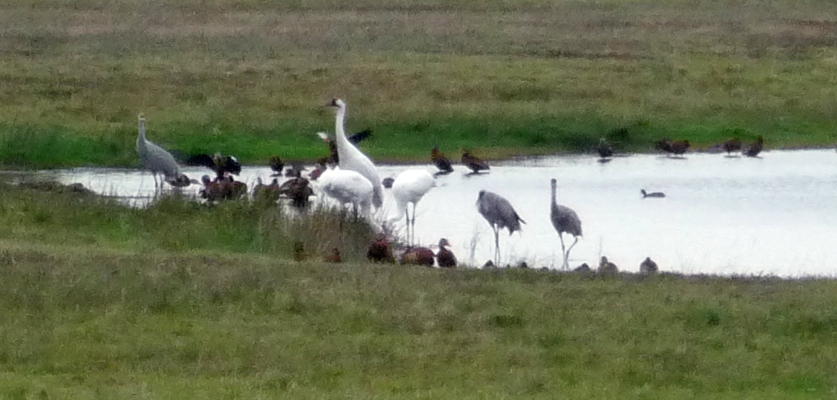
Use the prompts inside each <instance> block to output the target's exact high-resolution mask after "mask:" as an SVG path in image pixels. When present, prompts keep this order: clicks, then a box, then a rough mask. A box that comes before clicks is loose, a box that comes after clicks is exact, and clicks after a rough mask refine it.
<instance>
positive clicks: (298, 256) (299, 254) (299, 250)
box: [294, 240, 307, 261]
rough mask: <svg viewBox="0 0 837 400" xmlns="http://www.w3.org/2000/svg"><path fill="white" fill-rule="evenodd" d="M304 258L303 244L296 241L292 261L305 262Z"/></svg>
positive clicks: (305, 256)
mask: <svg viewBox="0 0 837 400" xmlns="http://www.w3.org/2000/svg"><path fill="white" fill-rule="evenodd" d="M306 258H307V255H306V254H305V244H304V243H302V241H299V240H297V241H296V242H294V261H305V259H306Z"/></svg>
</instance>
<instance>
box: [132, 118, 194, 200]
mask: <svg viewBox="0 0 837 400" xmlns="http://www.w3.org/2000/svg"><path fill="white" fill-rule="evenodd" d="M137 153H139V156H140V162H142V166H143V168H145V169H147V170H150V171H151V174H152V175H153V176H154V188H155V189H159V190H162V189H163V182H168V183H169V184H170V185H172V186H178V187H180V186H186V185H188V184H189V183H190V180H189V178H188V177H187V176H186V175H184V174H183V173H182V172H180V166H179V165H177V161H175V159H174V156H172V155H171V153H169V152H168V151H166V150H164V149H163V148H162V147H160V146H158V145H156V144H154V143H153V142H151V141H149V140H148V139H146V138H145V116H144V115H142V114H140V115H139V136H137ZM158 173H159V174H162V175H163V179H161V180H160V181H159V183H158V181H157V174H158ZM184 183H185V184H184Z"/></svg>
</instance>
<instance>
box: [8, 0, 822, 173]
mask: <svg viewBox="0 0 837 400" xmlns="http://www.w3.org/2000/svg"><path fill="white" fill-rule="evenodd" d="M332 6H334V4H332V3H331V2H306V3H305V5H302V4H290V5H282V6H276V5H270V4H267V3H264V2H255V1H237V2H236V1H232V0H231V1H216V2H190V1H187V2H182V3H180V2H171V1H154V2H141V3H139V2H131V1H119V2H97V1H89V2H64V1H51V2H34V1H31V0H19V1H14V2H9V3H6V4H4V5H3V6H1V7H3V8H2V9H3V11H4V12H3V13H2V16H0V20H2V22H3V24H0V26H3V28H0V50H2V51H3V53H4V57H3V59H2V61H0V105H2V107H0V141H2V142H3V146H1V147H0V149H2V150H0V161H2V162H3V163H4V164H7V165H11V166H19V165H24V166H34V167H51V166H67V165H137V162H136V159H135V158H132V149H133V141H134V139H135V135H136V114H138V113H139V112H144V113H145V114H146V116H147V117H148V120H149V137H150V138H152V140H155V141H157V142H159V143H161V144H163V145H164V146H166V147H167V148H169V149H173V150H177V151H179V152H181V153H183V154H187V153H193V152H207V151H211V152H214V151H223V152H225V153H233V154H237V155H239V156H240V158H242V159H243V160H244V161H245V162H248V163H265V162H266V160H267V158H268V157H269V156H270V155H271V154H279V155H281V156H283V157H284V158H287V159H300V160H304V159H314V158H316V157H319V156H321V155H323V154H324V153H325V150H324V147H323V145H322V143H321V142H319V141H318V140H317V139H316V136H314V133H315V132H317V131H333V125H334V121H333V116H332V115H331V113H330V112H329V111H328V110H326V109H325V108H324V107H322V105H324V104H325V102H326V101H328V100H329V99H330V98H331V97H333V96H338V97H341V98H343V99H345V100H346V101H347V102H348V104H349V120H348V127H349V130H350V131H356V130H361V129H365V128H371V129H372V130H373V132H374V136H373V139H371V140H370V142H369V143H368V144H365V145H364V150H365V151H367V152H368V153H369V154H370V155H372V156H373V157H375V158H377V159H380V160H390V161H406V160H413V161H416V160H426V158H427V157H428V155H427V152H428V151H429V148H431V147H432V146H433V144H434V143H439V145H440V147H441V148H442V149H443V150H446V151H447V152H448V153H451V154H456V155H458V151H459V150H460V149H461V148H466V147H468V148H477V149H478V150H479V151H480V153H481V154H484V155H485V156H486V157H488V158H499V157H508V156H512V155H518V154H543V153H548V152H562V151H573V152H577V151H588V150H589V149H590V147H591V146H592V145H594V144H595V143H596V142H597V141H598V138H600V137H602V136H606V137H608V138H610V139H611V140H612V141H614V142H616V144H617V145H618V146H619V147H620V148H621V149H623V150H627V151H651V148H652V143H653V141H654V140H655V139H658V138H660V137H662V136H670V137H677V138H688V139H690V140H691V141H692V143H693V144H694V146H695V147H697V148H701V147H707V146H709V145H711V144H714V143H717V142H719V141H721V140H723V139H726V138H727V137H729V136H740V137H741V138H742V139H743V140H745V141H746V140H752V139H753V138H754V137H755V136H756V135H764V136H765V137H766V141H767V144H768V147H773V148H776V147H798V146H813V145H819V146H823V145H831V144H832V143H833V141H834V140H835V139H837V137H835V135H837V134H835V131H837V130H836V129H835V128H837V126H835V122H834V119H833V110H834V108H835V98H837V96H835V93H834V89H833V88H834V87H837V85H835V84H834V83H835V82H834V79H835V78H834V76H837V75H835V68H837V67H836V66H835V63H834V62H833V59H834V57H835V55H837V53H835V50H834V45H835V43H837V30H835V28H834V27H835V24H834V23H833V21H834V20H835V15H834V11H833V9H832V7H829V6H828V3H827V2H817V1H811V2H805V3H801V4H796V3H795V4H793V5H790V4H784V3H771V4H763V5H760V6H759V7H751V6H750V5H748V3H740V4H733V5H729V4H717V3H715V2H689V3H688V4H684V3H681V2H675V1H662V0H648V1H639V2H631V3H622V2H615V3H588V2H541V1H520V2H486V3H480V4H476V5H475V4H471V3H469V2H451V3H447V2H435V1H427V2H419V3H412V2H411V3H409V4H408V3H394V4H393V3H387V2H378V1H359V2H353V3H349V4H343V5H341V6H340V7H338V8H337V9H332V8H331V7H332ZM44 149H54V150H55V151H52V152H49V151H45V150H44Z"/></svg>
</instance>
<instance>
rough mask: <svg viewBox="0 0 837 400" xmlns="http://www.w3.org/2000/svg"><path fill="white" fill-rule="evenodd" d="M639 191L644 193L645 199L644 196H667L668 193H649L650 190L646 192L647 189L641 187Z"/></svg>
mask: <svg viewBox="0 0 837 400" xmlns="http://www.w3.org/2000/svg"><path fill="white" fill-rule="evenodd" d="M639 192H640V193H641V194H642V198H643V199H644V198H646V197H654V198H663V197H666V194H665V193H663V192H651V193H648V192H646V191H645V189H640V190H639Z"/></svg>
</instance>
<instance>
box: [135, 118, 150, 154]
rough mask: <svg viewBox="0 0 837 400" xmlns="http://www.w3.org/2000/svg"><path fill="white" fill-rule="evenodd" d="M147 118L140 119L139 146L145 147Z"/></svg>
mask: <svg viewBox="0 0 837 400" xmlns="http://www.w3.org/2000/svg"><path fill="white" fill-rule="evenodd" d="M146 140H148V139H146V138H145V118H142V119H140V121H139V136H137V147H145V142H146Z"/></svg>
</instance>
